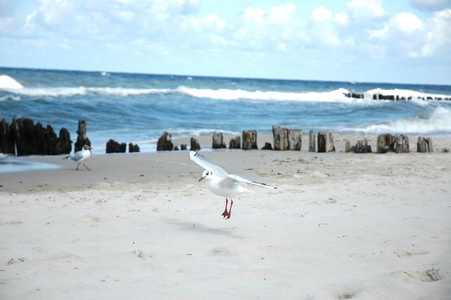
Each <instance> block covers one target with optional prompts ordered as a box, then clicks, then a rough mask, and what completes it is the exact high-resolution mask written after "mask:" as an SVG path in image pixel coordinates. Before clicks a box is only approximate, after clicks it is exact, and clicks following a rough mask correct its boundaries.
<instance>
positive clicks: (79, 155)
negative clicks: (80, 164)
mask: <svg viewBox="0 0 451 300" xmlns="http://www.w3.org/2000/svg"><path fill="white" fill-rule="evenodd" d="M82 158H83V153H82V152H81V151H78V152H76V153H74V155H72V156H71V157H70V159H72V160H75V161H79V160H81V159H82Z"/></svg>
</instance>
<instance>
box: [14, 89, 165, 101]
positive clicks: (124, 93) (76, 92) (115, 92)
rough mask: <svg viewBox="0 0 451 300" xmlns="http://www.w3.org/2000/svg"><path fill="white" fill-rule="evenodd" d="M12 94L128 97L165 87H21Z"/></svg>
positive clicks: (161, 90) (54, 96)
mask: <svg viewBox="0 0 451 300" xmlns="http://www.w3.org/2000/svg"><path fill="white" fill-rule="evenodd" d="M10 92H11V93H13V94H16V95H21V96H28V97H53V98H57V97H75V96H85V95H88V94H90V93H92V94H100V95H107V96H113V97H128V96H137V95H146V94H156V93H165V92H167V90H165V89H131V88H110V87H83V86H81V87H60V88H23V89H21V90H14V91H10Z"/></svg>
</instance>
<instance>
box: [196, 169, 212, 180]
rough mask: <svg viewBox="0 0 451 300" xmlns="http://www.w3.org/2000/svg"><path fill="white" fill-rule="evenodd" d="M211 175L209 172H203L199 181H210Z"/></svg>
mask: <svg viewBox="0 0 451 300" xmlns="http://www.w3.org/2000/svg"><path fill="white" fill-rule="evenodd" d="M212 175H213V173H212V172H211V171H209V170H205V171H203V172H202V176H201V177H200V178H199V181H202V180H204V179H205V178H207V180H208V179H210V176H212Z"/></svg>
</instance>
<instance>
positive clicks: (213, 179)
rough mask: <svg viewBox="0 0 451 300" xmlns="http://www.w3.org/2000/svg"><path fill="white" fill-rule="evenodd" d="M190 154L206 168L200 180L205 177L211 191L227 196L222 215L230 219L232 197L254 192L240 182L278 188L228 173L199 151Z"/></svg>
mask: <svg viewBox="0 0 451 300" xmlns="http://www.w3.org/2000/svg"><path fill="white" fill-rule="evenodd" d="M189 156H190V158H191V160H192V161H194V162H195V163H196V164H198V165H199V166H201V167H203V168H204V169H205V171H204V172H203V173H202V176H201V177H200V179H199V181H202V180H204V179H205V185H206V186H207V188H208V189H209V190H210V191H211V192H213V193H214V194H216V195H219V196H223V197H226V205H225V210H224V212H223V213H222V216H223V217H224V218H225V219H230V215H231V214H232V205H233V200H232V197H234V196H236V195H239V194H242V193H246V192H247V193H253V192H251V191H249V190H247V189H245V188H244V187H242V186H241V185H240V183H248V184H253V185H257V186H261V187H266V188H271V189H277V188H276V187H274V186H270V185H267V184H265V183H262V182H258V181H254V180H251V179H246V178H243V177H241V176H238V175H233V174H228V173H227V172H226V171H224V169H222V168H221V167H218V166H216V165H214V164H212V163H211V162H210V161H209V160H208V159H206V158H205V157H204V156H203V155H200V154H199V153H197V152H194V151H191V152H190V153H189ZM228 199H230V208H229V210H227V205H228V202H229V200H228Z"/></svg>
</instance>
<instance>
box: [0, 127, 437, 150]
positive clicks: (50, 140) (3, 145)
mask: <svg viewBox="0 0 451 300" xmlns="http://www.w3.org/2000/svg"><path fill="white" fill-rule="evenodd" d="M272 132H273V139H274V148H273V147H272V146H271V144H270V143H265V145H264V146H263V147H262V148H261V149H262V150H279V151H285V150H292V151H300V150H301V148H302V130H300V129H291V128H288V127H283V126H273V127H272ZM77 134H78V137H77V142H76V143H75V144H74V148H75V152H76V151H79V150H81V148H82V147H83V145H85V144H87V145H91V142H90V141H89V139H88V138H87V136H86V121H84V120H79V122H78V130H77ZM71 143H72V142H71V140H70V135H69V132H68V131H67V130H66V129H65V128H61V130H60V132H59V136H56V134H55V133H54V131H53V129H52V127H51V126H50V125H47V127H46V128H44V127H43V126H42V125H41V123H40V122H37V123H36V125H35V124H34V123H33V120H31V119H29V118H18V119H13V122H12V123H11V124H8V123H7V122H6V121H5V120H4V119H1V120H0V153H5V154H13V155H17V156H22V155H60V154H67V153H70V152H71V148H72V145H71ZM128 146H129V152H139V146H138V145H133V144H131V143H130V144H129V145H128ZM187 148H188V147H187V145H186V144H183V145H180V149H179V148H178V146H174V145H173V143H172V138H171V134H170V133H168V132H164V133H163V135H162V136H161V137H160V138H159V139H158V142H157V151H172V150H187ZM212 148H213V149H224V148H227V146H226V144H225V142H224V136H223V134H222V133H218V132H214V133H213V136H212ZM229 149H242V150H254V149H258V147H257V131H256V130H244V131H243V132H242V135H241V137H240V136H236V137H233V138H232V139H230V141H229ZM190 150H200V143H199V141H198V140H197V139H196V138H194V137H192V138H191V140H190ZM309 151H310V152H315V151H318V152H333V151H335V146H334V136H333V134H332V133H331V132H326V131H320V132H318V134H317V135H315V133H314V131H313V130H310V131H309ZM433 151H434V150H433V144H432V139H431V138H430V137H422V136H420V137H419V138H418V142H417V152H433ZM125 152H126V144H125V143H121V144H120V143H118V142H116V141H114V140H112V139H111V140H109V141H108V142H107V145H106V153H125ZM345 152H355V153H371V152H372V149H371V146H370V145H368V140H366V139H363V140H359V141H357V143H356V144H355V145H354V146H352V145H351V142H350V141H349V140H347V141H346V143H345ZM377 152H378V153H386V152H396V153H408V152H410V146H409V138H408V137H407V136H406V135H404V134H401V135H394V136H393V135H391V134H388V133H387V134H381V135H379V136H378V137H377Z"/></svg>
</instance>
